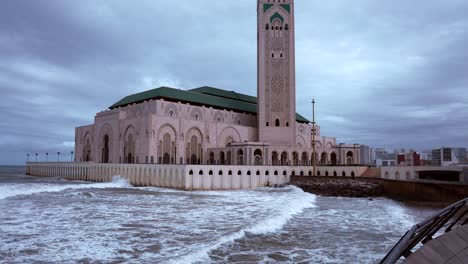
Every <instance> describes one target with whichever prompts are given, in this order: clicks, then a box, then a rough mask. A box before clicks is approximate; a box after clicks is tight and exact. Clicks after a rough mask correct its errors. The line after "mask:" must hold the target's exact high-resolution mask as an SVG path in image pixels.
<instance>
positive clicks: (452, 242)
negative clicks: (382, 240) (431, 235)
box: [404, 225, 468, 264]
mask: <svg viewBox="0 0 468 264" xmlns="http://www.w3.org/2000/svg"><path fill="white" fill-rule="evenodd" d="M404 263H405V264H418V263H445V264H467V263H468V225H465V226H463V227H458V228H456V229H454V230H452V231H451V232H448V233H446V234H444V235H442V236H439V237H437V238H435V239H433V240H431V241H429V242H428V243H426V244H425V245H424V246H423V247H421V248H420V249H419V250H417V251H416V252H415V253H414V254H412V255H411V256H410V257H408V259H406V260H405V262H404Z"/></svg>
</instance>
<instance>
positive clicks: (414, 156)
mask: <svg viewBox="0 0 468 264" xmlns="http://www.w3.org/2000/svg"><path fill="white" fill-rule="evenodd" d="M397 164H398V165H399V166H421V156H420V155H419V154H418V153H417V152H416V151H412V152H410V153H401V154H398V156H397Z"/></svg>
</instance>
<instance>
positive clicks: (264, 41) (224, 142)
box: [75, 0, 359, 165]
mask: <svg viewBox="0 0 468 264" xmlns="http://www.w3.org/2000/svg"><path fill="white" fill-rule="evenodd" d="M257 11H258V25H257V28H258V55H257V59H258V87H257V93H258V98H255V97H253V96H249V95H245V94H239V93H235V92H232V91H226V90H221V89H216V88H212V87H200V88H196V89H192V90H188V91H183V90H178V89H173V88H168V87H160V88H158V89H153V90H149V91H146V92H143V93H139V94H134V95H130V96H127V97H125V98H123V99H122V100H120V101H119V102H117V103H116V104H114V105H112V106H111V107H110V108H109V109H110V110H107V111H104V112H101V113H98V114H96V116H95V120H94V124H92V125H88V126H83V127H78V128H76V136H75V153H76V156H75V159H76V161H79V162H83V161H89V162H99V163H158V164H221V165H234V164H235V165H310V164H311V163H312V160H313V159H314V158H315V160H316V162H317V164H319V163H320V164H323V165H326V164H330V165H336V164H340V163H341V164H343V163H349V164H351V163H357V162H358V159H356V158H358V157H359V148H356V147H355V145H353V146H348V145H337V144H336V141H335V139H334V138H330V137H323V136H320V128H319V127H317V131H318V132H317V135H316V151H315V156H314V155H313V152H314V151H313V150H312V125H311V124H310V122H309V121H308V120H307V119H305V118H304V117H302V116H301V115H298V114H296V110H295V109H296V101H295V61H294V60H295V51H294V45H295V44H294V30H295V24H294V1H293V0H281V1H279V0H276V1H275V0H258V2H257ZM355 157H356V158H355Z"/></svg>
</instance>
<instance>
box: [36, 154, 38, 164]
mask: <svg viewBox="0 0 468 264" xmlns="http://www.w3.org/2000/svg"><path fill="white" fill-rule="evenodd" d="M37 155H38V154H37V153H36V162H37Z"/></svg>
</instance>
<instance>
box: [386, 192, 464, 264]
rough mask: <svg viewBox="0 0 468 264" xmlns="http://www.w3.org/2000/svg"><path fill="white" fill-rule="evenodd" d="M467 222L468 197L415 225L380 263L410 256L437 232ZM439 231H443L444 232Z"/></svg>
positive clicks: (394, 261)
mask: <svg viewBox="0 0 468 264" xmlns="http://www.w3.org/2000/svg"><path fill="white" fill-rule="evenodd" d="M467 223H468V198H465V199H463V200H461V201H459V202H457V203H454V204H452V205H450V206H448V207H446V208H445V209H443V210H441V211H440V212H438V213H436V214H435V215H433V216H432V217H430V218H428V219H426V220H424V221H422V222H421V223H419V224H416V225H414V226H413V227H412V228H411V229H410V230H409V231H407V232H406V234H405V235H404V236H403V237H402V238H401V239H400V240H399V241H398V243H396V244H395V246H393V248H392V249H391V250H390V251H389V252H388V254H387V255H386V256H385V257H384V258H383V259H382V261H380V263H381V264H393V263H396V262H397V261H398V260H399V259H400V258H401V257H404V258H408V257H409V256H410V255H411V254H412V253H413V251H412V250H413V249H414V248H415V247H416V246H418V245H419V243H422V245H424V244H425V243H427V242H429V241H431V240H432V239H433V238H434V236H435V235H436V234H439V235H442V234H444V233H447V232H450V231H451V230H453V229H454V228H457V227H459V226H463V225H466V224H467ZM445 227H446V228H445ZM443 228H445V230H443ZM439 231H442V233H440V232H439Z"/></svg>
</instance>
